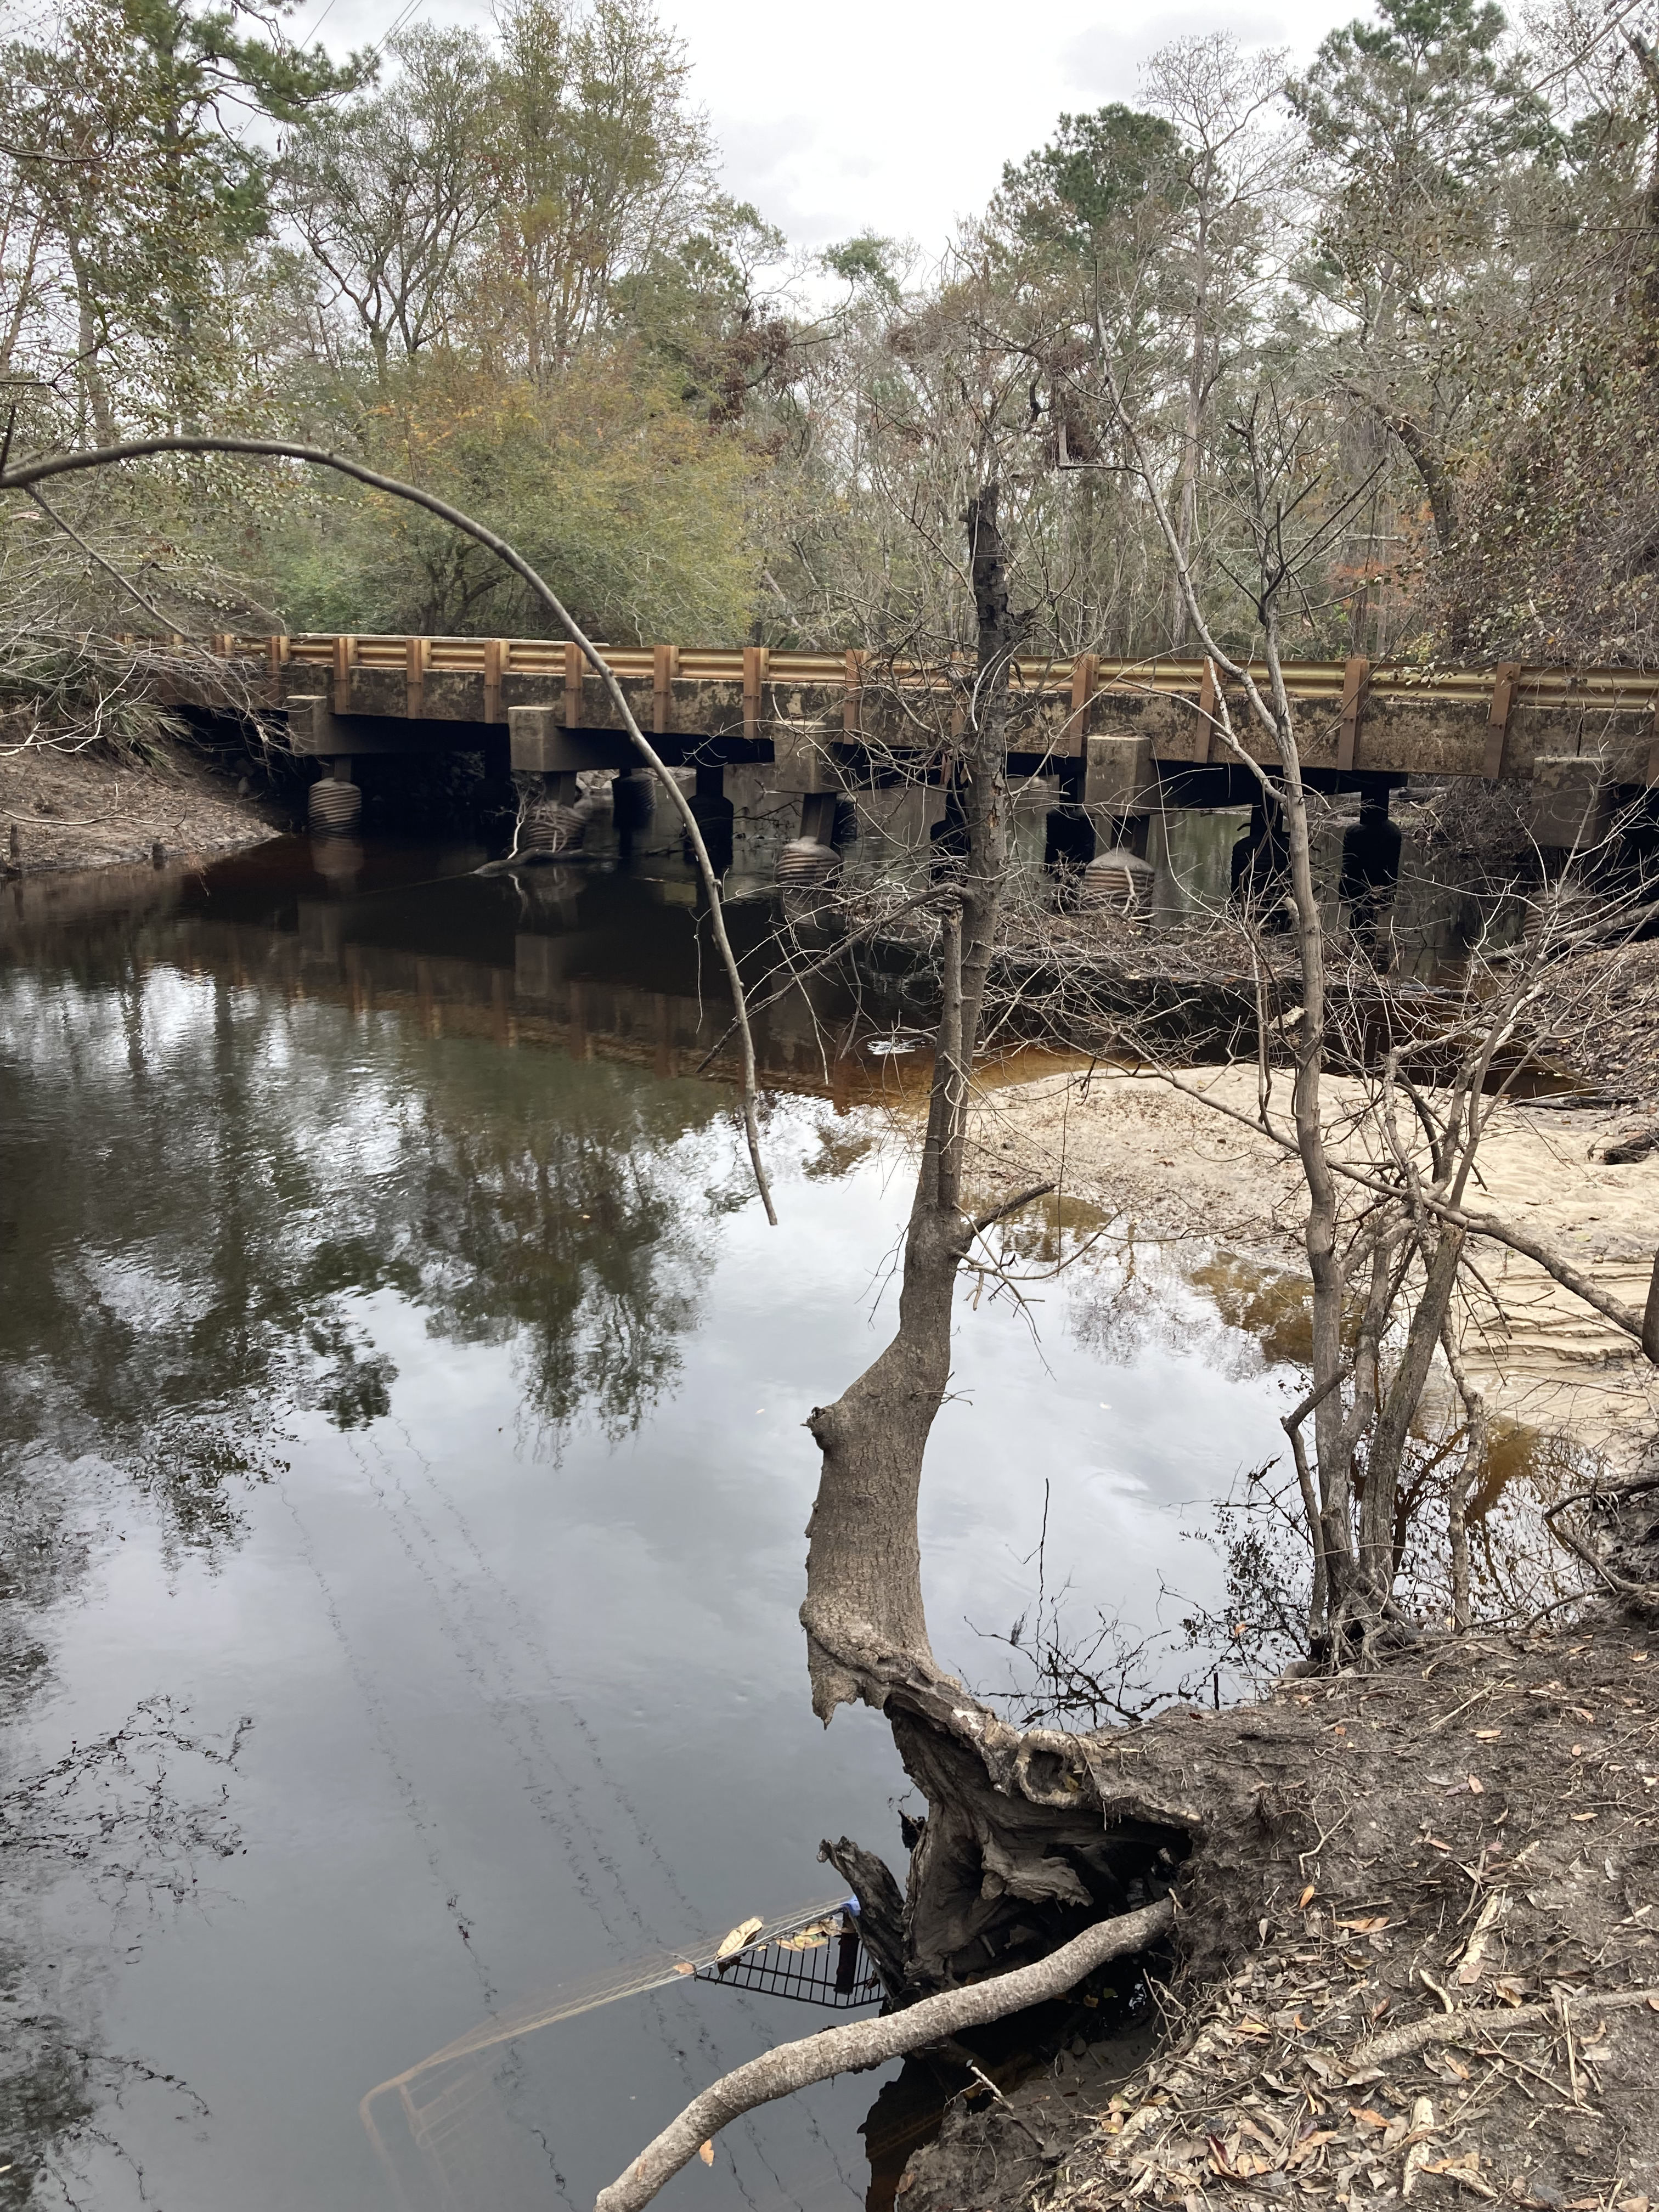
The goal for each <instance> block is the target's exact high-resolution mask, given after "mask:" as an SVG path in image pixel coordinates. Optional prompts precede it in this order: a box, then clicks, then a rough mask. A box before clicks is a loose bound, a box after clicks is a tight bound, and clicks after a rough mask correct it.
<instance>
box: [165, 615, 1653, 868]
mask: <svg viewBox="0 0 1659 2212" xmlns="http://www.w3.org/2000/svg"><path fill="white" fill-rule="evenodd" d="M183 642H184V641H182V640H178V641H175V643H177V644H179V645H182V644H183ZM212 649H213V652H214V653H215V654H216V656H217V657H219V658H220V659H223V660H226V661H228V662H230V663H232V664H234V668H235V671H236V675H237V677H238V678H239V680H240V684H242V685H243V686H244V687H245V689H246V691H247V693H248V694H249V696H252V697H253V698H254V699H256V700H257V701H258V702H261V703H262V704H263V705H264V707H265V708H269V709H280V710H282V711H283V713H284V714H286V716H287V718H288V722H289V730H290V732H291V738H292V743H293V744H294V747H295V751H296V752H298V753H300V754H301V755H303V756H310V757H316V758H319V759H321V760H333V761H335V762H336V763H338V764H339V766H338V768H337V773H340V774H348V775H349V768H348V767H347V766H346V763H349V762H350V761H351V760H352V759H354V758H356V757H362V756H368V755H374V754H396V753H408V752H418V751H428V750H453V749H456V748H462V747H476V746H478V745H480V744H489V743H490V742H491V741H492V739H494V740H496V741H499V739H500V738H507V739H508V750H509V756H510V760H511V765H512V766H513V769H515V770H519V771H523V772H529V773H539V774H541V775H549V776H556V777H561V778H562V777H565V776H568V775H570V774H572V773H574V772H577V771H580V770H582V769H603V768H627V767H629V766H630V765H633V764H635V763H636V756H635V754H634V752H633V750H632V748H631V746H630V745H629V741H628V739H627V737H626V735H625V732H623V728H622V726H621V722H620V718H619V717H618V716H617V713H616V710H615V708H613V706H612V705H611V701H610V700H609V698H608V697H607V696H606V694H605V690H604V687H603V686H602V685H601V684H600V683H599V679H598V678H597V677H595V676H594V674H593V673H592V670H591V669H589V668H588V666H587V665H586V662H585V660H584V659H583V658H582V656H581V655H580V653H579V652H578V651H577V649H576V647H574V646H572V645H566V644H563V643H561V642H559V641H553V640H548V639H534V638H530V639H526V638H484V637H390V636H345V635H309V636H274V637H266V638H257V639H256V638H245V637H230V636H223V637H217V638H215V639H214V640H213V641H212ZM603 650H604V651H605V657H606V659H607V660H608V661H609V662H610V664H611V668H612V669H613V671H615V673H616V676H617V680H618V682H619V683H620V684H621V686H622V690H623V694H624V696H626V698H627V699H628V702H629V707H630V708H631V709H632V711H633V712H634V714H635V716H636V717H637V719H638V720H639V722H640V725H641V727H642V728H643V729H645V730H646V731H647V732H650V733H651V735H652V737H653V742H655V743H656V744H657V746H658V749H659V751H660V752H661V754H662V755H663V757H665V759H666V760H667V761H668V762H669V763H671V765H674V766H690V767H696V768H697V769H703V770H706V771H708V777H709V778H710V779H712V778H713V776H714V773H715V772H716V771H717V770H719V769H723V768H726V767H738V766H742V765H756V766H760V765H764V766H766V767H768V768H769V769H770V771H771V773H770V774H769V776H768V778H767V781H768V783H769V786H770V787H771V788H772V789H774V790H775V791H777V792H780V793H800V794H801V795H802V796H803V797H807V796H811V795H814V794H827V793H831V792H834V791H843V790H855V789H857V788H859V787H861V786H862V787H868V786H869V785H870V784H871V783H872V782H876V781H884V780H889V779H890V778H891V777H892V776H893V775H921V777H923V778H924V779H930V780H937V775H938V770H937V768H936V767H935V768H933V769H931V770H930V769H929V766H928V762H929V757H930V755H935V754H937V753H938V752H939V750H940V749H941V748H942V747H943V745H944V744H945V741H946V740H947V739H948V738H949V736H950V734H951V730H952V728H953V726H955V727H959V726H960V719H959V718H960V714H961V696H962V685H961V684H960V683H959V682H956V681H953V680H952V679H951V676H950V674H949V673H948V672H946V671H937V670H933V671H928V670H923V669H921V668H916V667H911V666H907V665H903V664H890V663H886V662H879V661H878V660H876V659H872V657H871V656H868V655H866V654H863V653H794V652H782V651H775V650H773V649H771V648H769V647H764V646H747V647H732V648H707V649H705V648H702V647H682V646H672V645H659V646H618V647H604V648H603ZM227 672H229V671H227ZM1254 672H1255V673H1257V674H1258V675H1260V676H1261V678H1263V679H1264V680H1265V677H1266V670H1265V666H1260V665H1258V666H1257V668H1256V669H1255V671H1254ZM1285 674H1286V679H1287V683H1288V687H1289V690H1290V693H1291V699H1292V701H1293V702H1294V703H1295V705H1296V706H1297V708H1298V710H1299V715H1298V721H1299V730H1298V736H1299V742H1300V746H1301V752H1302V758H1303V763H1304V769H1305V770H1306V771H1307V772H1308V775H1309V780H1310V782H1311V783H1312V784H1313V785H1315V787H1323V788H1325V789H1328V790H1340V789H1349V790H1352V789H1364V788H1366V787H1371V788H1373V789H1375V788H1377V787H1381V788H1383V789H1386V788H1387V787H1388V786H1389V784H1396V783H1398V782H1400V781H1403V779H1404V778H1405V777H1406V776H1407V775H1453V776H1468V777H1485V778H1487V779H1490V780H1494V781H1513V782H1518V783H1521V784H1524V785H1529V786H1531V787H1533V788H1532V791H1531V793H1530V794H1529V796H1528V807H1529V811H1530V813H1531V815H1532V817H1534V834H1536V835H1539V836H1540V837H1541V842H1571V837H1572V836H1576V835H1577V830H1576V829H1571V830H1570V829H1564V828H1563V824H1565V823H1569V822H1570V821H1571V822H1578V821H1582V820H1583V818H1584V816H1585V812H1586V808H1587V805H1592V804H1593V802H1594V797H1595V793H1597V792H1598V791H1602V792H1610V791H1613V790H1616V789H1619V788H1621V787H1622V788H1625V789H1633V790H1642V789H1648V788H1651V787H1655V786H1656V785H1659V675H1646V674H1642V673H1638V672H1636V671H1631V670H1626V669H1609V668H1590V669H1574V670H1569V669H1561V668H1544V667H1531V666H1523V665H1520V664H1516V663H1509V664H1504V665H1500V666H1498V667H1496V668H1492V669H1484V670H1438V671H1425V670H1422V669H1419V668H1416V667H1409V666H1405V665H1398V664H1393V665H1389V664H1383V663H1377V664H1372V663H1370V662H1368V661H1366V660H1364V659H1348V660H1345V661H1344V660H1332V661H1299V662H1293V663H1291V664H1289V665H1287V668H1286V671H1285ZM968 675H969V671H968V670H967V669H966V667H964V669H963V679H964V680H965V679H966V678H967V677H968ZM181 696H182V689H181ZM1213 706H1214V701H1213V698H1212V695H1211V693H1210V690H1209V688H1208V682H1207V677H1206V670H1205V666H1204V664H1203V663H1202V662H1200V661H1197V660H1176V659H1156V660H1143V661H1123V660H1109V659H1102V658H1099V657H1097V656H1096V655H1093V654H1085V655H1082V656H1079V658H1077V659H1072V660H1061V659H1023V660H1021V661H1019V662H1018V664H1017V665H1016V667H1015V670H1014V677H1013V698H1012V712H1011V718H1010V730H1009V755H1010V765H1011V767H1012V768H1013V769H1016V770H1017V771H1018V772H1019V773H1021V774H1024V775H1050V776H1053V777H1054V778H1055V779H1056V780H1057V782H1058V785H1059V788H1060V794H1061V795H1062V796H1063V797H1064V798H1066V799H1071V800H1073V801H1075V802H1079V803H1080V804H1082V805H1084V806H1085V807H1086V808H1088V809H1089V810H1090V811H1091V812H1095V813H1097V814H1100V815H1107V816H1115V817H1129V816H1136V815H1140V814H1144V813H1145V812H1146V811H1147V810H1148V809H1149V808H1155V807H1157V806H1158V805H1178V806H1179V805H1187V806H1191V805H1198V806H1204V805H1225V804H1229V803H1237V800H1238V799H1245V798H1248V797H1249V795H1250V787H1251V783H1252V779H1251V778H1250V776H1249V771H1248V770H1246V769H1242V768H1241V767H1240V766H1239V764H1238V763H1237V759H1236V757H1234V756H1232V755H1231V753H1230V752H1229V750H1228V749H1227V748H1226V747H1225V745H1224V744H1223V743H1222V742H1221V740H1220V738H1218V735H1217V733H1216V731H1215V727H1214V724H1213V719H1212V708H1213ZM1231 707H1232V721H1233V726H1234V729H1235V731H1236V732H1237V736H1238V738H1240V740H1241V742H1242V743H1243V744H1244V746H1245V747H1246V749H1247V750H1248V751H1249V753H1250V754H1251V755H1252V756H1253V757H1255V759H1257V760H1259V761H1261V762H1263V763H1269V762H1270V761H1271V758H1272V755H1271V751H1270V749H1269V747H1268V746H1267V743H1266V742H1265V740H1264V739H1263V738H1261V734H1260V732H1258V731H1257V730H1256V729H1255V727H1254V726H1253V725H1252V722H1251V720H1250V718H1249V714H1248V713H1247V711H1246V709H1245V708H1244V704H1243V700H1242V699H1237V700H1233V701H1232V702H1231ZM1558 832H1559V836H1558V835H1557V833H1558Z"/></svg>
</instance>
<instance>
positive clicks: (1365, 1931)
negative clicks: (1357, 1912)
mask: <svg viewBox="0 0 1659 2212" xmlns="http://www.w3.org/2000/svg"><path fill="white" fill-rule="evenodd" d="M1336 1924H1337V1926H1338V1927H1339V1928H1352V1930H1353V1932H1354V1934H1355V1935H1356V1936H1369V1935H1370V1932H1371V1930H1372V1929H1374V1928H1386V1927H1387V1926H1388V1924H1389V1916H1388V1914H1387V1913H1386V1912H1383V1913H1379V1914H1377V1915H1376V1917H1374V1918H1372V1919H1370V1920H1339V1921H1338V1922H1337V1923H1336Z"/></svg>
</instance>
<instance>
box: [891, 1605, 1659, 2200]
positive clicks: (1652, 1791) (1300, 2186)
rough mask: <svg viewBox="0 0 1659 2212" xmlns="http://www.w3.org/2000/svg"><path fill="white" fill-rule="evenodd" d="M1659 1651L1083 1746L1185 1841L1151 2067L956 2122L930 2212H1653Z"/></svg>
mask: <svg viewBox="0 0 1659 2212" xmlns="http://www.w3.org/2000/svg"><path fill="white" fill-rule="evenodd" d="M1656 1669H1659V1639H1656V1638H1655V1637H1654V1636H1653V1634H1652V1633H1651V1632H1650V1630H1649V1629H1648V1628H1645V1627H1644V1626H1642V1625H1640V1624H1638V1623H1635V1622H1632V1621H1631V1620H1626V1619H1622V1618H1620V1617H1618V1616H1615V1615H1613V1614H1612V1613H1608V1612H1606V1611H1598V1612H1597V1613H1596V1614H1595V1616H1593V1617H1591V1618H1588V1619H1586V1620H1583V1621H1582V1622H1580V1623H1578V1624H1577V1625H1576V1626H1573V1627H1572V1628H1571V1629H1563V1630H1561V1631H1560V1632H1558V1633H1554V1634H1550V1633H1547V1632H1539V1633H1534V1634H1533V1635H1530V1636H1522V1637H1517V1638H1513V1639H1509V1638H1496V1637H1470V1638H1460V1639H1457V1640H1456V1641H1455V1642H1453V1641H1450V1640H1446V1639H1441V1640H1438V1641H1432V1640H1431V1641H1427V1642H1425V1643H1423V1644H1419V1645H1417V1646H1415V1647H1413V1649H1411V1650H1407V1651H1405V1652H1401V1653H1399V1654H1397V1655H1396V1656H1395V1658H1394V1659H1393V1660H1392V1661H1391V1662H1389V1663H1388V1664H1386V1665H1385V1666H1384V1667H1383V1668H1382V1669H1381V1671H1380V1672H1378V1673H1376V1674H1368V1675H1357V1674H1352V1673H1350V1674H1344V1675H1341V1676H1339V1677H1338V1678H1336V1679H1335V1680H1329V1681H1312V1680H1309V1681H1298V1680H1287V1681H1285V1683H1283V1684H1281V1685H1280V1686H1279V1687H1278V1688H1277V1689H1276V1690H1275V1692H1273V1694H1272V1695H1271V1696H1270V1697H1269V1698H1267V1699H1265V1700H1264V1701H1263V1702H1262V1703H1261V1704H1258V1705H1249V1706H1241V1707H1237V1708H1236V1709H1234V1710H1233V1711H1230V1712H1224V1713H1205V1712H1195V1711H1176V1712H1173V1713H1170V1714H1169V1715H1167V1716H1162V1717H1159V1718H1158V1720H1156V1721H1154V1722H1152V1723H1151V1724H1149V1725H1148V1726H1147V1727H1146V1728H1145V1729H1135V1730H1127V1729H1126V1730H1119V1731H1112V1732H1110V1734H1109V1735H1104V1736H1102V1735H1096V1736H1092V1737H1090V1738H1088V1739H1086V1744H1087V1754H1086V1755H1087V1757H1088V1761H1089V1768H1090V1773H1091V1779H1092V1782H1093V1784H1094V1785H1095V1788H1096V1790H1097V1791H1098V1794H1099V1798H1100V1802H1101V1806H1102V1810H1103V1817H1104V1818H1105V1819H1106V1820H1108V1822H1110V1821H1111V1820H1113V1819H1114V1818H1115V1817H1139V1818H1145V1817H1146V1814H1147V1813H1148V1812H1149V1811H1151V1812H1152V1813H1153V1814H1155V1816H1156V1817H1157V1818H1158V1819H1159V1820H1170V1821H1175V1822H1178V1823H1180V1824H1181V1825H1182V1826H1185V1827H1186V1829H1187V1831H1188V1833H1189V1834H1190V1835H1191V1836H1192V1838H1193V1839H1194V1849H1193V1852H1192V1856H1191V1857H1190V1858H1189V1859H1188V1863H1187V1864H1186V1866H1185V1868H1184V1869H1183V1871H1182V1879H1181V1881H1180V1882H1179V1884H1178V1886H1177V1888H1176V1893H1175V1894H1176V1906H1177V1919H1176V1939H1175V1946H1174V1952H1175V1955H1174V1959H1173V1960H1172V1962H1170V1966H1168V1968H1167V1969H1166V1974H1167V1978H1165V1979H1164V1980H1163V1981H1162V1982H1161V1984H1160V1985H1159V1989H1158V2002H1159V2007H1160V2010H1161V2014H1162V2024H1161V2033H1160V2037H1159V2049H1158V2054H1157V2056H1156V2057H1154V2058H1153V2059H1152V2062H1151V2063H1150V2064H1146V2065H1144V2066H1141V2067H1139V2069H1137V2070H1135V2071H1134V2072H1133V2074H1131V2075H1129V2076H1128V2077H1127V2078H1126V2079H1122V2080H1121V2081H1120V2082H1119V2083H1118V2084H1117V2085H1114V2084H1113V2083H1112V2081H1111V2079H1110V2076H1111V2070H1112V2069H1111V2068H1110V2066H1109V2064H1108V2065H1104V2066H1103V2065H1101V2064H1098V2063H1097V2064H1096V2065H1094V2066H1092V2067H1091V2066H1086V2065H1084V2064H1082V2063H1079V2062H1078V2061H1075V2060H1074V2061H1073V2062H1072V2063H1066V2062H1064V2061H1062V2062H1061V2063H1059V2064H1057V2065H1055V2066H1054V2067H1051V2068H1049V2069H1047V2070H1046V2071H1045V2072H1044V2073H1043V2074H1042V2075H1040V2076H1039V2077H1038V2078H1036V2080H1035V2081H1029V2082H1028V2083H1027V2084H1026V2085H1025V2086H1024V2088H1023V2089H1022V2090H1021V2091H1020V2092H1018V2094H1016V2095H1015V2096H1013V2097H1012V2098H1011V2099H1008V2100H1006V2101H1002V2102H993V2101H992V2100H991V2099H990V2098H989V2097H985V2098H982V2099H981V2105H980V2109H979V2110H978V2111H973V2110H970V2109H968V2108H967V2106H964V2105H959V2106H957V2107H955V2108H954V2109H953V2112H952V2113H951V2117H950V2118H948V2119H947V2122H946V2124H945V2130H944V2131H943V2133H942V2135H941V2136H940V2137H939V2140H938V2142H935V2143H934V2144H933V2145H931V2146H930V2147H928V2148H926V2149H924V2150H922V2151H920V2152H918V2153H917V2154H915V2157H913V2159H912V2160H911V2161H910V2164H909V2166H908V2171H907V2174H906V2176H905V2179H904V2182H903V2183H902V2185H901V2188H902V2194H901V2196H900V2197H899V2203H901V2205H902V2207H903V2208H904V2212H992V2208H997V2209H998V2212H1002V2209H1003V2208H1012V2207H1015V2206H1020V2205H1024V2204H1026V2203H1035V2204H1037V2205H1040V2206H1042V2207H1044V2208H1046V2212H1071V2209H1072V2208H1077V2212H1085V2208H1086V2212H1093V2208H1103V2207H1105V2206H1108V2205H1129V2204H1145V2205H1155V2206H1167V2207H1177V2206H1178V2207H1182V2208H1183V2212H1211V2208H1219V2207H1222V2206H1226V2207H1232V2208H1238V2212H1258V2209H1259V2208H1266V2207H1267V2206H1285V2205H1290V2204H1301V2203H1307V2204H1316V2203H1336V2204H1340V2205H1344V2206H1347V2207H1349V2208H1351V2212H1352V2209H1353V2208H1360V2207H1370V2206H1381V2205H1383V2204H1387V2203H1398V2202H1399V2201H1400V2200H1401V2198H1402V2197H1412V2198H1413V2199H1414V2200H1415V2201H1416V2202H1417V2203H1419V2204H1421V2205H1423V2206H1425V2207H1427V2208H1431V2212H1438V2208H1442V2207H1448V2208H1449V2207H1450V2206H1452V2205H1468V2203H1470V2202H1471V2200H1472V2199H1479V2200H1482V2201H1484V2202H1486V2203H1505V2204H1511V2205H1516V2204H1518V2205H1526V2206H1528V2207H1534V2208H1542V2209H1543V2212H1556V2208H1559V2207H1577V2208H1582V2209H1583V2212H1592V2209H1593V2208H1594V2209H1595V2212H1615V2208H1616V2212H1649V2208H1650V2203H1651V2202H1652V2201H1653V2200H1655V2199H1656V2197H1659V1931H1656V1929H1655V1928H1654V1927H1653V1924H1652V1923H1653V1921H1654V1918H1655V1916H1656V1914H1659V1695H1656V1692H1659V1682H1656V1681H1655V1680H1652V1679H1651V1678H1652V1677H1653V1676H1654V1674H1655V1672H1656Z"/></svg>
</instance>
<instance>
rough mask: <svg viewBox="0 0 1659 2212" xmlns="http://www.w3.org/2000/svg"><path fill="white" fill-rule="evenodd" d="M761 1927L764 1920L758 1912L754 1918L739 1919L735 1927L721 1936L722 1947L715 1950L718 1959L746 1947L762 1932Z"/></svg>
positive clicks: (729, 1955) (725, 1957)
mask: <svg viewBox="0 0 1659 2212" xmlns="http://www.w3.org/2000/svg"><path fill="white" fill-rule="evenodd" d="M761 1927H762V1922H761V1919H760V1916H759V1915H758V1914H757V1915H756V1917H755V1918H754V1919H752V1920H740V1921H738V1924H737V1926H736V1927H735V1928H733V1929H731V1930H730V1931H729V1933H727V1934H726V1935H725V1936H721V1938H720V1949H719V1950H718V1951H716V1952H715V1954H714V1956H715V1957H716V1958H717V1959H729V1958H730V1957H731V1956H732V1953H733V1952H734V1951H741V1950H744V1949H745V1948H747V1947H748V1945H749V1944H750V1942H751V1941H752V1940H753V1938H754V1937H755V1936H758V1935H759V1934H760V1931H761Z"/></svg>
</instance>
